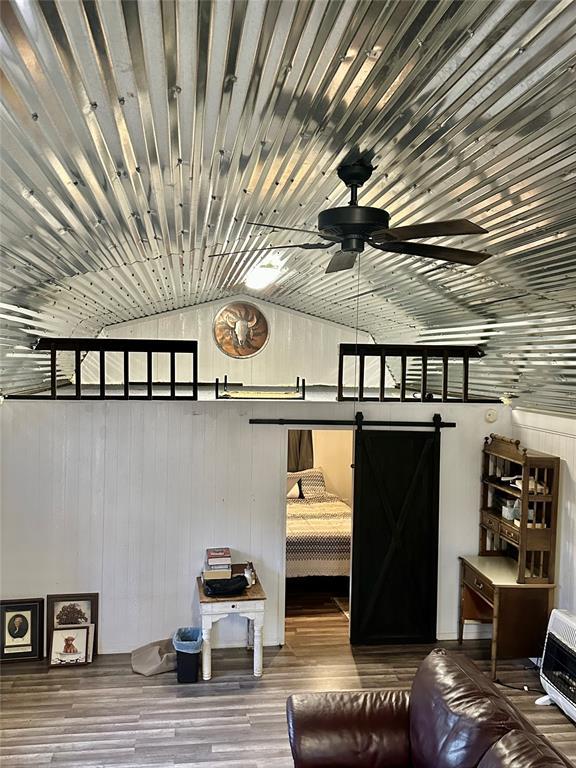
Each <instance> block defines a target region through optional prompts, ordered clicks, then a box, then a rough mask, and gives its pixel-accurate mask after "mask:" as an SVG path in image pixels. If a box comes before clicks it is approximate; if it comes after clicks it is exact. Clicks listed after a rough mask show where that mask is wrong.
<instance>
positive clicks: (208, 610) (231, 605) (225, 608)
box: [200, 597, 264, 616]
mask: <svg viewBox="0 0 576 768" xmlns="http://www.w3.org/2000/svg"><path fill="white" fill-rule="evenodd" d="M200 609H201V612H202V613H203V614H205V615H208V616H216V615H218V614H220V615H224V614H226V615H228V614H230V613H253V612H254V611H264V600H238V599H236V600H235V599H234V598H233V597H230V598H229V599H228V600H219V601H218V602H214V603H201V604H200Z"/></svg>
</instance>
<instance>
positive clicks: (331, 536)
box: [286, 494, 352, 578]
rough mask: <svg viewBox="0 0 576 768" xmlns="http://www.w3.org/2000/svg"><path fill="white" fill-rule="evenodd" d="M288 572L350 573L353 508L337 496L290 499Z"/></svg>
mask: <svg viewBox="0 0 576 768" xmlns="http://www.w3.org/2000/svg"><path fill="white" fill-rule="evenodd" d="M286 528H287V530H286V576H287V578H294V577H299V576H348V575H349V573H350V536H351V533H352V510H351V509H350V507H349V506H348V505H347V504H345V503H344V502H343V501H342V500H341V499H339V498H338V497H337V496H333V495H332V494H326V495H324V496H322V497H319V498H318V499H317V500H314V501H310V500H309V499H290V500H289V501H288V503H287V524H286Z"/></svg>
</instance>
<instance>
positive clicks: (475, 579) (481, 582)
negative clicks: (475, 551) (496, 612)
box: [463, 563, 494, 603]
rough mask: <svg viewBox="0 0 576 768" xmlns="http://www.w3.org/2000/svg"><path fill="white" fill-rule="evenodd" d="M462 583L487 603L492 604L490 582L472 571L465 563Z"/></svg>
mask: <svg viewBox="0 0 576 768" xmlns="http://www.w3.org/2000/svg"><path fill="white" fill-rule="evenodd" d="M463 581H464V583H465V584H466V585H467V586H468V587H470V589H472V590H474V592H476V593H477V594H479V595H482V597H483V598H485V599H486V600H488V601H489V602H491V603H492V602H494V587H493V586H492V584H491V582H490V581H488V579H487V578H486V577H484V576H481V575H480V574H478V573H476V571H474V570H472V568H470V567H469V566H468V565H466V563H465V564H464V573H463Z"/></svg>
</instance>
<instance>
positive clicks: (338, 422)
mask: <svg viewBox="0 0 576 768" xmlns="http://www.w3.org/2000/svg"><path fill="white" fill-rule="evenodd" d="M250 424H260V425H262V424H275V425H276V426H298V427H302V426H314V427H317V426H326V427H356V429H359V430H361V429H363V428H364V427H420V428H423V429H435V430H436V431H439V430H440V429H446V428H453V427H455V426H456V422H455V421H442V416H440V414H439V413H435V414H434V416H432V419H431V420H430V421H366V419H364V414H363V413H362V411H358V412H357V413H356V415H355V417H354V419H250Z"/></svg>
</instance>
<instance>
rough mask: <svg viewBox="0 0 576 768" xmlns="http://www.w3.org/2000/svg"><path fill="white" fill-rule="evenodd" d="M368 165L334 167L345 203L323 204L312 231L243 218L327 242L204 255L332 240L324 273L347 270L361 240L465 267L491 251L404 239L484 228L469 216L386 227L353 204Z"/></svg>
mask: <svg viewBox="0 0 576 768" xmlns="http://www.w3.org/2000/svg"><path fill="white" fill-rule="evenodd" d="M373 170H374V166H373V165H372V164H371V163H369V162H366V161H358V162H354V163H350V164H346V165H341V166H340V168H338V176H339V177H340V179H342V181H343V182H344V183H345V184H346V186H347V187H348V188H349V189H350V202H349V203H348V205H347V206H345V207H341V208H328V209H327V210H325V211H321V212H320V213H319V215H318V231H314V230H309V229H299V228H297V227H281V226H278V225H277V224H263V223H262V222H256V221H249V222H247V223H248V224H252V225H254V226H258V227H267V228H269V229H276V230H285V231H287V232H302V233H305V234H310V235H316V237H320V238H322V239H323V240H327V241H328V242H316V243H293V244H291V245H277V246H269V247H267V248H247V249H245V250H242V251H230V252H227V253H212V254H210V257H211V258H214V257H217V256H236V255H239V254H243V253H258V251H269V250H270V249H271V248H273V249H274V250H278V249H280V248H303V249H306V250H314V249H317V248H318V249H319V248H332V247H333V246H334V245H337V244H339V245H340V248H341V249H340V250H339V251H338V252H337V253H335V254H334V255H333V256H332V258H331V259H330V262H329V264H328V267H327V269H326V273H327V274H329V273H331V272H342V271H343V270H346V269H352V267H353V266H354V264H355V263H356V256H357V255H358V254H359V253H362V251H363V250H364V247H365V246H366V245H369V246H371V247H372V248H377V249H378V250H380V251H389V252H392V253H406V254H408V255H410V256H422V257H424V258H427V259H438V260H440V261H448V262H450V263H452V264H468V265H470V266H475V265H477V264H480V263H481V262H483V261H485V260H486V259H488V258H490V256H491V254H489V253H480V252H478V251H466V250H462V249H461V248H449V247H447V246H443V245H427V244H426V243H411V242H409V241H410V240H416V239H419V238H426V237H446V236H450V235H476V234H482V233H485V232H486V231H487V230H485V229H483V228H482V227H479V226H478V225H477V224H474V223H473V222H472V221H468V219H449V220H447V221H435V222H427V223H425V224H413V225H409V226H406V227H394V228H392V229H391V228H389V226H388V224H389V221H390V215H389V213H388V212H387V211H385V210H383V209H381V208H369V207H365V206H362V205H358V188H359V187H361V186H362V185H363V184H364V183H365V182H366V181H368V179H369V178H370V176H371V175H372V172H373Z"/></svg>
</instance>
